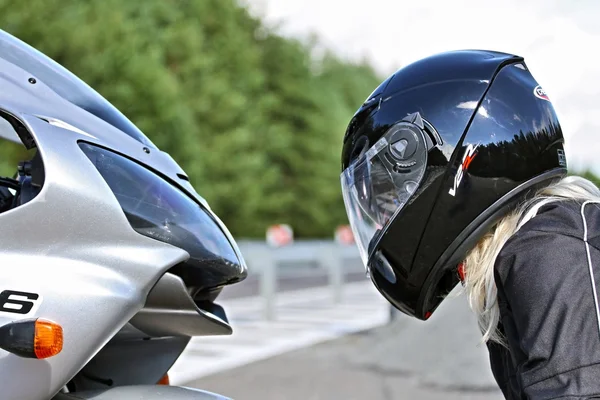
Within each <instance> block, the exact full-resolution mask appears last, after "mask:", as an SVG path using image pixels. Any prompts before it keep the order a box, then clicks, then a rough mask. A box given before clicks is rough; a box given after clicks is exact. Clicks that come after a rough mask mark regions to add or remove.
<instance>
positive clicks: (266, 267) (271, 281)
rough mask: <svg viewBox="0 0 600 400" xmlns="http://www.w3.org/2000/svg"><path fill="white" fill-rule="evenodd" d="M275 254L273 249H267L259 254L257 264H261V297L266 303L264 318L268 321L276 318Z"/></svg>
mask: <svg viewBox="0 0 600 400" xmlns="http://www.w3.org/2000/svg"><path fill="white" fill-rule="evenodd" d="M273 253H274V250H273V249H271V248H265V249H263V250H262V251H260V252H259V253H258V254H257V262H259V263H260V264H261V277H260V295H261V297H262V299H263V301H264V309H263V317H264V318H265V319H266V320H267V321H273V320H275V318H276V315H275V314H276V313H275V303H276V293H277V261H276V258H275V255H274V254H273Z"/></svg>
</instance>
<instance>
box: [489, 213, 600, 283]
mask: <svg viewBox="0 0 600 400" xmlns="http://www.w3.org/2000/svg"><path fill="white" fill-rule="evenodd" d="M582 210H583V216H582ZM584 235H585V236H586V238H587V239H591V238H597V240H599V241H600V204H585V203H584V202H583V201H579V202H578V201H560V202H553V203H550V204H547V205H545V206H543V207H542V208H540V210H539V212H538V214H537V215H536V216H535V217H534V218H533V219H531V220H529V221H528V222H526V223H525V224H524V225H523V226H522V227H521V229H519V230H518V231H517V232H516V233H515V234H514V235H513V236H512V237H511V238H510V239H509V240H508V241H507V242H506V243H505V245H504V246H503V247H502V250H501V251H500V253H499V255H498V257H497V260H496V270H497V271H498V272H499V273H500V274H501V275H504V274H506V273H508V270H510V269H512V268H514V266H515V265H523V264H526V265H528V268H530V269H532V270H535V267H534V266H535V265H540V266H544V267H543V268H544V269H547V268H548V266H549V265H550V264H563V265H564V263H567V264H568V263H569V262H575V259H574V258H579V257H583V256H585V251H584V247H583V240H584ZM599 244H600V242H599ZM532 266H533V267H532Z"/></svg>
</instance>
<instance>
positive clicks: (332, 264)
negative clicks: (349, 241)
mask: <svg viewBox="0 0 600 400" xmlns="http://www.w3.org/2000/svg"><path fill="white" fill-rule="evenodd" d="M321 265H322V266H323V267H324V268H326V269H327V272H328V275H329V285H330V287H331V290H332V295H333V302H334V303H340V302H341V301H342V297H343V296H342V295H343V293H342V291H343V284H344V268H343V265H344V264H343V259H342V249H341V246H340V245H338V244H333V245H330V246H325V247H324V248H323V249H322V251H321Z"/></svg>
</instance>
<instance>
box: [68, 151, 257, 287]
mask: <svg viewBox="0 0 600 400" xmlns="http://www.w3.org/2000/svg"><path fill="white" fill-rule="evenodd" d="M79 146H80V147H81V150H82V151H83V152H84V153H85V154H86V156H87V157H88V158H89V159H90V161H91V162H92V164H94V166H95V167H96V169H97V170H98V172H99V173H100V175H102V177H103V178H104V180H105V181H106V183H107V184H108V186H109V187H110V189H111V190H112V192H113V194H114V195H115V197H116V198H117V200H118V202H119V204H120V205H121V208H122V209H123V212H124V213H125V216H126V217H127V219H128V220H129V223H130V224H131V226H132V227H133V229H134V230H135V231H137V232H139V233H140V234H142V235H145V236H148V237H151V238H153V239H156V240H159V241H161V242H165V243H169V244H171V245H173V246H176V247H179V248H181V249H183V250H185V251H187V252H188V253H189V254H190V259H189V260H188V261H187V263H186V265H185V266H180V267H178V269H179V270H180V271H181V273H180V275H181V276H182V278H183V279H184V281H186V284H187V285H188V286H193V287H195V288H214V287H218V286H222V285H225V284H230V283H234V282H237V281H240V280H242V279H244V278H245V277H246V274H247V271H246V266H245V264H244V262H243V259H242V258H241V256H240V257H238V254H237V253H236V251H235V249H234V245H233V244H232V243H231V242H230V241H229V239H228V238H227V235H226V234H225V233H224V231H223V230H222V229H221V228H220V225H219V223H218V222H217V220H216V219H215V218H213V216H212V213H211V212H210V211H208V210H206V209H205V208H204V207H202V206H201V205H200V204H198V203H197V202H196V201H195V200H193V199H192V198H191V197H190V196H188V195H187V194H186V193H184V192H183V191H182V190H180V189H178V188H177V187H176V186H174V185H173V184H171V183H170V182H168V181H167V180H166V179H164V178H162V177H160V176H159V175H157V174H155V173H153V172H152V171H150V170H149V169H147V168H145V167H144V166H142V165H140V164H138V163H137V162H135V161H132V160H130V159H128V158H126V157H123V156H121V155H118V154H116V153H114V152H112V151H109V150H105V149H103V148H100V147H98V146H94V145H90V144H88V143H80V144H79ZM188 267H189V268H188Z"/></svg>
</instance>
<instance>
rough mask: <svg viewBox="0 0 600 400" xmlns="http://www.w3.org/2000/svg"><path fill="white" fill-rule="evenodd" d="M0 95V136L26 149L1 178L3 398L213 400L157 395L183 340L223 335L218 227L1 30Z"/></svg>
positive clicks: (242, 273) (158, 161) (156, 158)
mask: <svg viewBox="0 0 600 400" xmlns="http://www.w3.org/2000/svg"><path fill="white" fill-rule="evenodd" d="M149 84H151V82H149ZM0 88H1V89H0V117H2V120H3V121H2V122H5V123H3V124H2V125H1V126H2V129H0V136H2V137H3V138H4V139H8V140H11V141H14V142H17V143H22V144H23V146H24V147H25V148H26V149H27V150H28V151H27V152H24V154H27V157H25V159H24V160H23V161H22V162H20V163H19V164H18V165H15V174H14V175H13V176H12V177H6V178H0V226H1V227H2V229H1V230H0V265H2V266H3V268H4V272H3V274H2V278H1V279H0V381H1V384H0V397H1V398H2V399H3V400H38V399H54V400H68V399H79V400H80V399H94V400H107V399H110V400H116V399H121V400H127V399H146V400H152V399H173V400H188V399H190V400H191V399H224V397H222V396H219V395H217V394H212V393H209V392H204V391H200V390H195V389H190V388H183V387H174V386H169V385H168V384H165V383H167V381H168V370H169V369H170V367H171V366H172V365H173V364H174V362H175V361H176V360H177V358H178V357H179V355H180V354H181V353H182V352H183V350H184V349H185V347H186V345H187V344H188V342H189V340H190V338H191V337H193V336H203V335H229V334H231V333H232V328H231V326H230V325H229V324H228V321H227V317H226V314H225V312H224V310H223V308H222V307H220V306H219V305H218V304H216V303H215V299H216V298H217V296H218V295H219V293H220V291H221V290H222V288H223V287H224V286H226V285H230V284H234V283H236V282H240V281H241V280H243V279H244V278H245V277H246V275H247V268H246V264H245V262H244V260H243V257H242V255H241V253H240V251H239V249H238V247H237V245H236V243H235V241H234V239H233V238H232V236H231V234H230V233H229V232H228V230H227V228H226V227H225V225H224V224H223V223H222V222H221V221H220V220H219V218H218V217H217V216H216V215H215V214H214V213H213V212H212V211H211V209H210V207H209V205H208V204H207V202H206V201H205V200H204V199H203V198H202V197H201V196H200V195H199V194H198V193H196V191H195V190H194V188H193V187H192V186H191V185H190V182H189V179H188V177H187V175H186V173H185V171H183V170H182V169H181V167H180V166H179V165H178V164H177V163H176V162H175V161H174V160H173V159H172V158H171V157H170V156H169V154H167V153H165V152H163V151H161V150H160V149H158V148H157V147H156V146H155V145H154V144H153V143H152V142H151V141H150V140H149V139H148V138H147V137H146V136H145V135H144V134H143V133H142V132H141V131H140V130H139V129H138V128H137V127H136V126H135V125H134V124H133V123H131V122H130V121H129V120H128V119H127V118H126V117H125V116H124V115H123V114H121V113H120V112H119V111H118V110H117V109H116V108H115V107H114V106H112V105H111V104H110V103H109V102H108V101H106V100H105V99H104V98H103V97H101V96H100V95H99V94H98V93H97V92H95V91H94V90H93V89H91V88H90V87H89V86H88V85H86V84H85V83H84V82H83V81H81V80H80V79H78V78H77V77H76V76H74V75H73V74H72V73H70V72H69V71H67V70H66V69H65V68H63V67H61V66H60V65H59V64H57V63H56V62H54V61H53V60H51V59H50V58H48V57H46V56H45V55H43V54H42V53H40V52H38V51H37V50H35V49H34V48H32V47H30V46H29V45H27V44H25V43H24V42H22V41H20V40H18V39H17V38H15V37H13V36H11V35H9V34H7V33H6V32H1V31H0ZM172 134H173V135H176V134H177V132H173V133H172Z"/></svg>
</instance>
